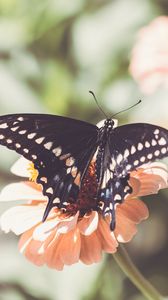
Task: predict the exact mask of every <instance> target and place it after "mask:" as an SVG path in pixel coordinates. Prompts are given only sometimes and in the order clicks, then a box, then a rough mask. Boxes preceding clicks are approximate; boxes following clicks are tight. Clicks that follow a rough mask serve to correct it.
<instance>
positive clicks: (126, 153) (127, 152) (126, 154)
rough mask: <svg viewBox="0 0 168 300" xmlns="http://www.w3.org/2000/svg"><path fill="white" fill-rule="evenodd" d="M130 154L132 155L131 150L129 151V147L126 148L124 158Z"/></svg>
mask: <svg viewBox="0 0 168 300" xmlns="http://www.w3.org/2000/svg"><path fill="white" fill-rule="evenodd" d="M129 155H130V152H129V150H128V149H126V150H125V151H124V158H127V157H128V156H129Z"/></svg>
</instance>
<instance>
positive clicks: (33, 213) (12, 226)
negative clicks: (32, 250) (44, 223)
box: [0, 204, 45, 235]
mask: <svg viewBox="0 0 168 300" xmlns="http://www.w3.org/2000/svg"><path fill="white" fill-rule="evenodd" d="M44 210H45V206H44V205H41V204H40V205H30V206H28V205H21V206H15V207H12V208H10V209H8V210H7V211H6V212H5V213H3V214H2V216H1V218H0V226H1V229H2V230H3V231H5V232H6V233H7V232H9V231H13V232H14V233H15V234H16V235H19V234H21V233H23V232H24V231H26V230H28V229H30V228H31V227H33V226H34V225H36V224H38V223H39V222H41V220H42V217H43V214H44Z"/></svg>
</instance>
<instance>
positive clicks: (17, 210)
mask: <svg viewBox="0 0 168 300" xmlns="http://www.w3.org/2000/svg"><path fill="white" fill-rule="evenodd" d="M28 163H29V162H28V161H26V160H25V159H23V158H21V160H19V161H18V162H17V163H16V164H15V166H14V167H13V168H12V170H13V172H15V173H17V174H18V175H22V176H23V175H24V174H25V172H26V175H28V173H27V164H28ZM29 164H30V163H29ZM20 167H21V168H20ZM31 170H32V169H31ZM24 171H25V172H24ZM29 171H30V170H29ZM32 175H34V174H31V176H32ZM94 176H95V173H94V164H91V165H90V167H89V172H88V175H87V185H86V186H85V189H82V191H81V192H80V194H79V199H80V201H81V203H82V201H84V200H85V203H86V201H93V200H92V199H91V195H92V193H93V192H94V184H93V183H94ZM167 180H168V173H167V168H166V167H165V165H164V164H162V163H158V162H157V163H151V164H146V165H143V166H142V167H141V168H138V169H137V170H136V171H134V172H132V173H131V177H130V185H131V186H132V188H133V193H132V194H131V195H130V196H129V197H127V198H126V199H125V201H124V203H123V204H121V205H118V206H117V208H116V229H115V230H114V232H111V231H110V228H109V223H110V219H109V217H108V216H107V217H105V218H103V216H102V215H101V214H100V213H98V212H97V211H90V212H88V213H86V214H85V215H84V216H83V217H81V216H80V214H79V211H77V212H76V213H72V214H71V215H70V214H69V215H68V214H67V213H66V214H65V213H63V212H61V211H60V210H59V209H53V210H52V211H51V212H50V213H49V215H48V217H47V220H46V221H45V222H44V223H42V222H41V220H42V216H43V213H44V211H45V208H46V204H47V200H46V198H45V197H44V196H43V195H42V192H41V187H40V186H39V185H37V184H36V183H33V182H29V181H25V182H19V183H12V184H10V185H7V186H6V187H5V188H4V189H3V190H2V192H1V194H0V201H9V200H26V201H27V203H26V204H21V205H18V206H14V207H12V208H10V209H8V210H7V211H6V212H5V213H4V214H3V215H2V216H1V220H0V224H1V228H2V230H3V231H5V232H6V233H7V232H9V231H12V232H14V233H15V234H16V235H21V237H20V241H19V250H20V252H21V253H24V255H25V256H26V257H27V258H28V259H29V260H30V261H31V262H33V263H34V264H36V265H38V266H41V265H44V264H47V265H48V266H49V267H51V268H55V269H57V270H62V269H63V267H64V265H71V264H74V263H77V262H78V261H79V260H80V261H82V262H83V263H85V264H92V263H96V262H99V261H100V260H101V257H102V253H103V252H106V253H115V252H116V251H117V246H118V244H119V243H126V242H128V241H130V240H131V239H132V237H133V236H134V235H135V234H136V232H137V228H136V224H138V223H140V222H141V221H142V220H144V219H146V218H147V217H148V209H147V207H146V205H145V204H144V203H143V202H142V201H141V200H139V199H138V198H137V197H138V196H143V195H147V194H154V193H157V192H158V190H159V189H162V188H166V187H167ZM87 189H88V190H87ZM88 191H89V192H88ZM88 203H89V202H88Z"/></svg>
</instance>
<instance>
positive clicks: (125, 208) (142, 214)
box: [116, 198, 149, 224]
mask: <svg viewBox="0 0 168 300" xmlns="http://www.w3.org/2000/svg"><path fill="white" fill-rule="evenodd" d="M118 211H120V212H121V214H123V215H124V216H125V217H126V218H128V219H130V220H131V221H132V222H134V223H136V224H138V223H140V222H141V221H142V220H144V219H147V218H148V216H149V211H148V208H147V206H146V205H145V203H144V202H143V201H142V200H138V199H136V198H132V199H131V198H130V199H126V200H125V201H124V203H123V204H121V205H118V206H117V208H116V214H117V212H118Z"/></svg>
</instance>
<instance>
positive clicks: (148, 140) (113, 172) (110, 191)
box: [97, 123, 168, 230]
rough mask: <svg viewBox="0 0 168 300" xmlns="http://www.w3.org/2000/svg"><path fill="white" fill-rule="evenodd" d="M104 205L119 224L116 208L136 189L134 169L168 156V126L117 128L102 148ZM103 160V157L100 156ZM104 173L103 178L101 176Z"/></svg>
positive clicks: (100, 191) (147, 125)
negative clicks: (133, 179) (134, 187)
mask: <svg viewBox="0 0 168 300" xmlns="http://www.w3.org/2000/svg"><path fill="white" fill-rule="evenodd" d="M99 155H100V156H102V158H101V163H99V164H98V165H97V169H98V170H99V175H100V174H102V175H101V176H99V185H100V188H99V197H100V200H101V202H100V205H101V206H100V208H101V210H102V212H103V214H104V215H105V214H109V213H110V214H111V216H112V222H111V229H112V230H114V228H115V208H116V205H117V204H118V203H120V204H121V203H122V202H123V201H124V199H125V198H126V197H127V196H128V195H129V194H131V193H132V188H131V186H130V184H129V177H130V172H131V171H132V170H136V168H137V167H139V166H141V165H143V164H145V163H149V162H152V161H155V160H157V159H162V158H164V157H166V156H168V130H167V129H164V128H161V127H158V126H155V125H150V124H144V123H143V124H141V123H137V124H130V125H124V126H120V127H117V128H114V129H113V130H112V131H111V133H110V135H109V137H108V139H107V142H106V144H105V146H104V149H103V151H100V152H98V156H99ZM99 160H100V159H99ZM100 177H101V178H100Z"/></svg>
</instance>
